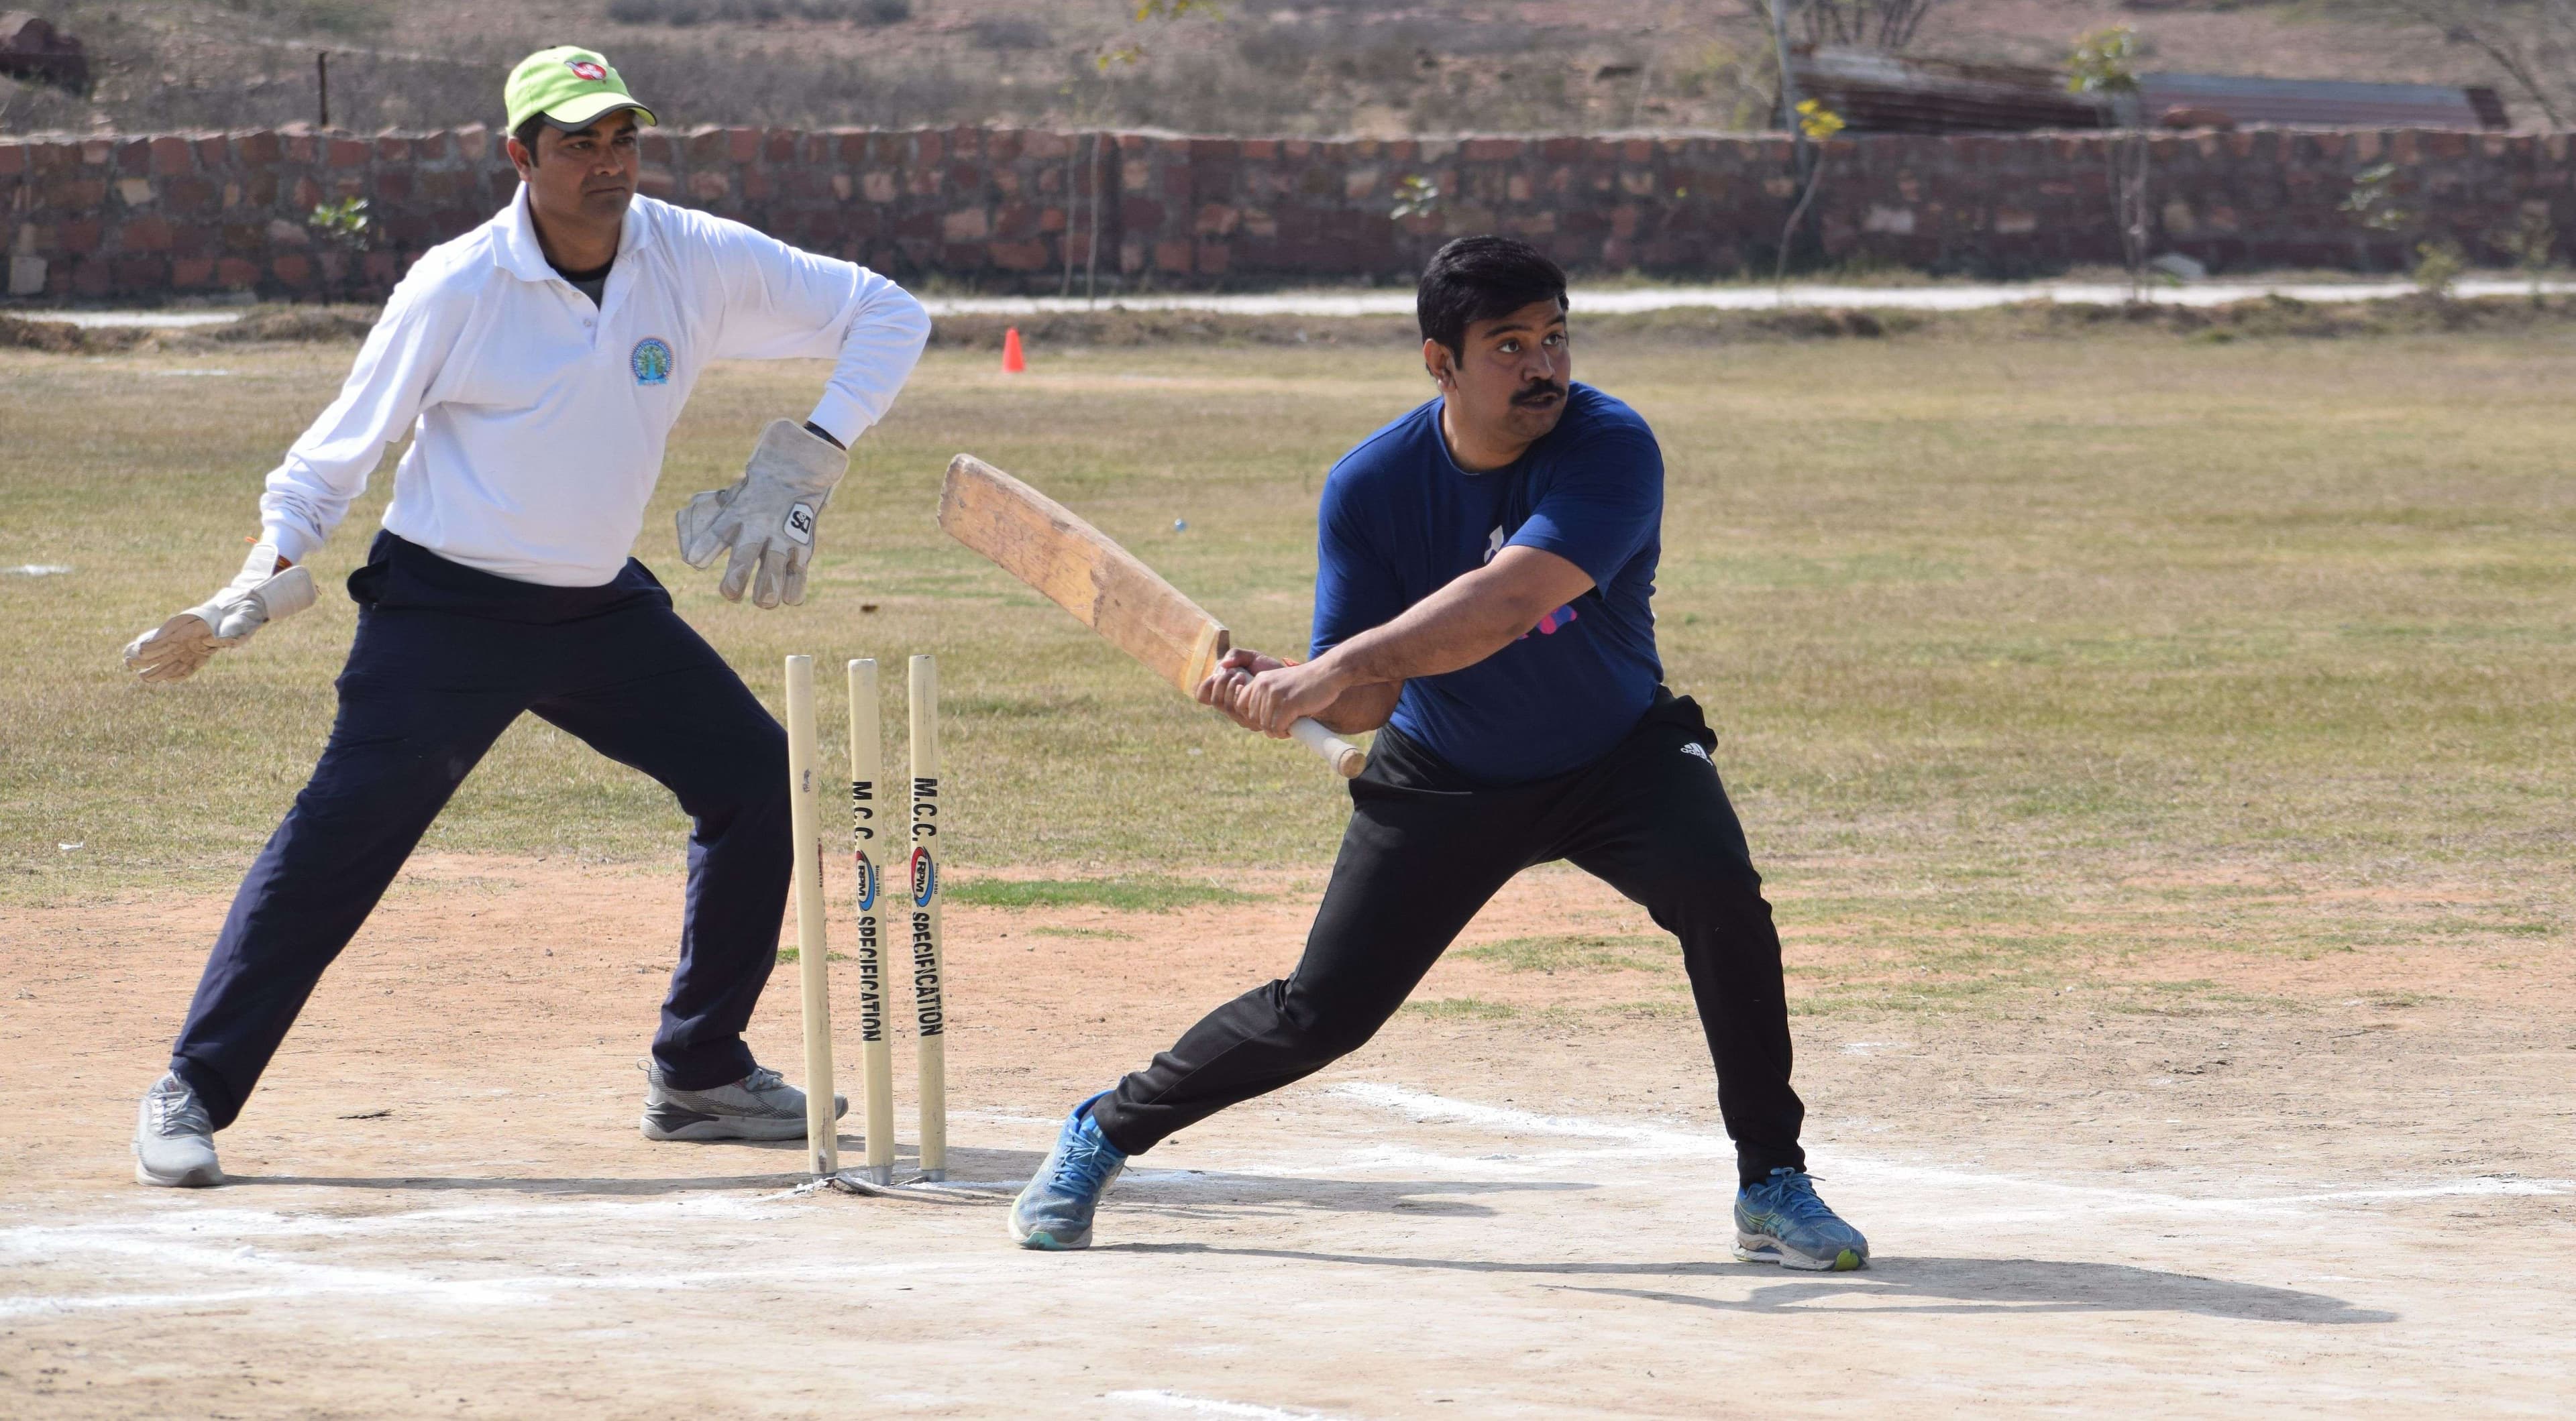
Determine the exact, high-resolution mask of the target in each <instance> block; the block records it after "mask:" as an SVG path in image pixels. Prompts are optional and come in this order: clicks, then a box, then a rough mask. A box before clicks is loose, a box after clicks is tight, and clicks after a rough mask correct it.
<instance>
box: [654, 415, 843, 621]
mask: <svg viewBox="0 0 2576 1421" xmlns="http://www.w3.org/2000/svg"><path fill="white" fill-rule="evenodd" d="M849 467H850V456H849V454H848V453H847V452H846V451H844V450H841V449H838V448H835V447H834V446H833V444H832V442H831V441H830V440H827V439H824V438H821V437H819V436H817V435H815V434H814V433H812V432H811V431H809V430H806V429H804V428H803V427H801V426H799V425H798V424H797V423H796V422H795V421H793V420H785V419H780V420H772V421H770V424H769V427H768V428H767V429H764V430H762V431H761V432H760V443H759V444H758V445H757V446H756V447H754V448H753V449H752V451H751V462H750V463H749V464H747V465H745V466H744V467H743V471H742V478H741V480H740V481H739V482H737V483H735V484H734V486H733V487H731V488H728V489H715V490H711V491H709V492H706V493H702V494H699V495H698V496H697V497H695V498H693V499H690V500H689V501H688V504H687V505H686V506H685V507H683V508H682V509H681V510H680V518H679V525H680V559H681V561H683V562H686V563H687V564H688V565H689V566H691V567H705V566H706V565H707V564H708V563H711V562H714V561H715V558H716V554H717V553H719V552H721V551H723V550H724V549H726V548H731V549H733V557H732V558H731V559H729V560H728V561H727V562H726V563H725V570H724V581H722V582H721V583H718V584H717V586H716V590H717V591H718V592H721V593H723V594H724V597H725V600H726V601H728V602H739V601H741V600H742V591H743V588H744V586H745V585H749V587H750V588H751V600H752V601H753V602H754V603H755V604H757V605H759V606H762V607H775V606H777V605H778V604H779V603H781V602H785V603H787V604H789V605H790V606H793V605H794V604H796V603H799V602H802V601H804V600H805V565H806V564H807V563H810V562H812V561H813V560H814V532H815V527H816V525H817V524H819V523H821V522H822V519H823V508H824V505H826V504H828V503H830V502H831V499H832V488H833V486H834V485H836V484H838V483H839V482H840V481H841V475H842V474H844V473H846V472H848V470H849ZM755 573H756V574H757V576H755V575H754V574H755Z"/></svg>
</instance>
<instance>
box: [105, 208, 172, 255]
mask: <svg viewBox="0 0 2576 1421" xmlns="http://www.w3.org/2000/svg"><path fill="white" fill-rule="evenodd" d="M117 245H119V246H121V247H123V248H124V249H125V250H127V251H129V252H166V251H168V250H170V224H169V222H168V221H166V220H164V219H163V218H160V217H153V216H144V217H134V218H129V219H127V221H126V223H125V226H124V228H123V229H122V230H120V231H119V232H118V233H117Z"/></svg>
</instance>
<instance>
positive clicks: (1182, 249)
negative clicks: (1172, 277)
mask: <svg viewBox="0 0 2576 1421" xmlns="http://www.w3.org/2000/svg"><path fill="white" fill-rule="evenodd" d="M1154 269H1155V270H1156V271H1168V272H1172V273H1174V274H1176V275H1180V276H1187V275H1189V271H1190V244H1189V243H1188V242H1156V243H1155V244H1154Z"/></svg>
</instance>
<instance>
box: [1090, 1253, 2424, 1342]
mask: <svg viewBox="0 0 2576 1421" xmlns="http://www.w3.org/2000/svg"><path fill="white" fill-rule="evenodd" d="M1107 1249H1108V1251H1111V1252H1118V1253H1183V1254H1212V1255H1225V1256H1232V1257H1240V1258H1277V1259H1285V1260H1289V1261H1293V1262H1307V1263H1341V1264H1351V1265H1355V1266H1359V1267H1369V1268H1417V1269H1429V1270H1435V1271H1448V1272H1460V1273H1513V1274H1527V1275H1530V1276H1532V1277H1539V1278H1549V1277H1555V1278H1730V1279H1743V1278H1749V1277H1756V1276H1766V1275H1770V1274H1771V1273H1772V1270H1773V1267H1774V1265H1771V1264H1762V1263H1734V1262H1713V1261H1695V1262H1688V1263H1586V1262H1581V1261H1574V1262H1565V1263H1519V1262H1510V1261H1503V1260H1491V1259H1477V1258H1404V1257H1394V1256H1384V1255H1375V1254H1356V1253H1314V1252H1308V1251H1305V1250H1301V1249H1289V1248H1220V1247H1215V1246H1212V1245H1208V1244H1197V1243H1134V1244H1111V1245H1107ZM1545 1286H1549V1287H1553V1288H1556V1289H1557V1290H1559V1291H1562V1292H1569V1293H1593V1294H1597V1295H1600V1296H1604V1297H1616V1298H1634V1299H1637V1300H1640V1301H1643V1302H1654V1303H1670V1304H1673V1305H1675V1306H1680V1307H1696V1308H1707V1309H1709V1310H1711V1311H1713V1312H1754V1313H1778V1312H1788V1311H1792V1310H1796V1311H1807V1312H1820V1311H1827V1310H1837V1311H1853V1312H1914V1313H1986V1312H2066V1313H2098V1312H2173V1313H2196V1314H2199V1315H2201V1316H2203V1317H2218V1318H2226V1319H2228V1320H2230V1321H2235V1322H2299V1323H2308V1324H2312V1325H2327V1326H2337V1325H2348V1324H2353V1323H2383V1322H2394V1321H2396V1320H2397V1314H2395V1313H2393V1312H2386V1311H2382V1310H2380V1309H2376V1308H2357V1307H2354V1306H2353V1305H2352V1304H2350V1303H2348V1302H2345V1301H2344V1300H2343V1299H2341V1298H2334V1297H2328V1296H2326V1295H2325V1294H2322V1293H2303V1292H2300V1291H2299V1290H2297V1289H2295V1288H2271V1287H2264V1286H2262V1285H2260V1284H2254V1283H2232V1282H2228V1281H2227V1280H2225V1279H2221V1278H2201V1277H2195V1276H2193V1275H2191V1274H2188V1273H2162V1272H2158V1271H2156V1270H2155V1269H2152V1268H2133V1267H2130V1266H2128V1265H2127V1264H2120V1263H2063V1262H2056V1261H2052V1260H2048V1259H2037V1258H1874V1259H1871V1260H1870V1265H1869V1270H1868V1271H1867V1272H1865V1273H1850V1274H1839V1275H1835V1276H1833V1277H1830V1278H1824V1277H1819V1278H1814V1279H1797V1280H1791V1281H1786V1282H1780V1283H1771V1284H1765V1285H1763V1286H1761V1287H1757V1288H1755V1289H1753V1290H1752V1292H1751V1293H1749V1294H1747V1295H1746V1296H1744V1297H1741V1298H1728V1297H1707V1296H1703V1295H1700V1294H1697V1293H1679V1292H1671V1291H1667V1290H1662V1289H1653V1288H1609V1287H1579V1286H1575V1285H1573V1284H1548V1285H1545ZM1820 1303H1830V1304H1832V1307H1831V1308H1830V1309H1828V1308H1826V1307H1819V1306H1812V1305H1814V1304H1820Z"/></svg>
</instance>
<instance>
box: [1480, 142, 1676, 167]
mask: <svg viewBox="0 0 2576 1421" xmlns="http://www.w3.org/2000/svg"><path fill="white" fill-rule="evenodd" d="M1528 147H1529V145H1528V144H1526V143H1523V142H1522V141H1521V140H1519V139H1517V138H1470V139H1468V140H1467V142H1466V145H1465V149H1464V151H1463V152H1462V153H1461V154H1460V155H1459V156H1461V157H1463V158H1465V159H1466V160H1467V161H1468V162H1470V163H1495V162H1503V161H1506V160H1508V159H1513V158H1518V157H1519V156H1521V154H1522V153H1523V152H1525V151H1527V149H1528ZM1629 161H1630V162H1635V161H1637V159H1634V158H1631V159H1630V160H1629Z"/></svg>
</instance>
